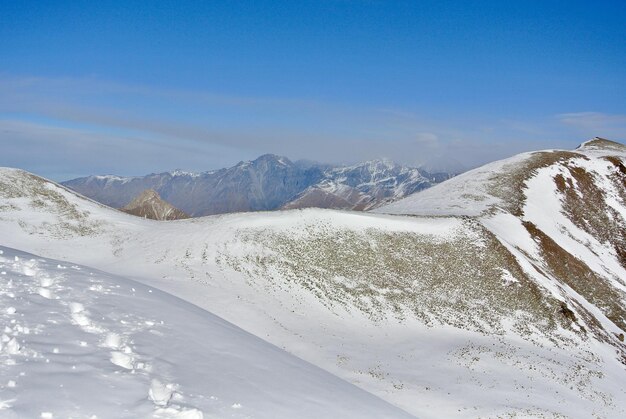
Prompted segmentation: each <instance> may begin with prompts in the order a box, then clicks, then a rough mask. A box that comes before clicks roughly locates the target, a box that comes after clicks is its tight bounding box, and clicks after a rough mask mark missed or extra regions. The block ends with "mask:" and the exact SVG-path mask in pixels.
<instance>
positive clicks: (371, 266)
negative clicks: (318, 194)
mask: <svg viewBox="0 0 626 419" xmlns="http://www.w3.org/2000/svg"><path fill="white" fill-rule="evenodd" d="M368 171H369V169H368ZM370 172H371V171H370ZM254 173H256V172H254ZM342 176H345V177H346V178H347V177H348V176H347V175H346V174H345V173H344V174H342ZM172 177H175V176H172ZM0 203H1V204H0V237H2V242H1V243H0V244H1V245H2V246H4V248H3V251H4V254H5V256H2V258H0V269H1V272H5V274H4V275H5V276H7V277H8V278H9V280H7V281H3V282H2V289H0V298H2V301H3V302H5V305H8V306H9V308H12V310H7V311H5V312H1V313H0V320H1V321H2V322H4V323H2V324H6V326H7V328H5V329H4V330H5V331H4V334H5V335H6V338H4V336H3V349H2V351H3V352H2V357H1V358H0V360H2V361H1V362H0V373H1V374H2V376H3V377H7V378H8V379H9V380H11V382H12V383H11V385H10V386H9V385H5V386H2V385H0V400H2V401H5V400H6V402H3V403H0V413H5V412H8V414H9V415H11V414H14V417H19V415H20V413H24V412H29V413H30V412H32V406H37V407H40V406H41V407H43V406H44V405H45V406H51V407H50V411H51V412H52V411H53V412H54V413H55V416H54V417H57V416H59V417H65V416H70V415H73V416H77V413H81V414H83V413H84V414H85V415H86V414H89V415H91V414H98V416H99V417H100V416H102V417H106V416H107V414H108V415H109V416H111V415H112V416H116V415H115V414H118V415H117V416H120V415H119V413H120V412H126V413H128V412H130V413H131V415H132V414H133V413H134V414H135V416H137V415H142V414H144V413H145V412H148V413H152V414H153V416H154V417H170V418H183V417H194V418H196V417H203V416H204V417H211V416H217V417H221V416H228V417H284V418H287V417H305V416H309V417H323V416H326V417H345V416H346V415H347V416H349V415H350V414H352V415H353V416H354V417H367V416H371V417H390V418H391V417H393V418H395V417H398V418H401V417H407V416H409V417H410V416H414V417H426V418H429V417H431V418H435V417H472V418H475V417H529V416H530V417H563V416H565V417H594V416H595V417H607V418H613V417H624V416H626V389H625V388H624V386H623V383H624V381H625V380H626V345H625V344H624V333H625V331H626V303H625V301H626V253H625V252H624V249H625V248H626V242H625V238H626V147H624V146H623V145H621V144H618V143H614V142H611V141H607V140H603V139H594V140H592V141H589V142H586V143H584V144H583V145H582V146H581V147H579V148H578V149H576V150H571V151H567V150H546V151H539V152H532V153H524V154H520V155H517V156H514V157H511V158H509V159H505V160H502V161H498V162H494V163H491V164H489V165H486V166H483V167H480V168H478V169H475V170H473V171H469V172H466V173H464V174H462V175H459V176H456V177H454V178H452V179H450V180H447V181H445V182H442V183H440V184H438V185H435V186H433V187H432V188H429V189H426V190H423V191H420V192H417V193H414V194H411V195H410V196H408V197H406V198H404V199H400V200H398V201H396V202H393V203H391V204H389V205H385V206H380V207H378V208H376V209H375V210H373V211H371V212H356V211H337V210H325V209H306V210H302V211H274V212H263V213H239V214H225V215H218V216H212V217H203V218H195V219H189V220H180V221H176V222H157V221H153V220H148V219H142V218H138V217H131V216H129V215H128V214H124V213H122V212H120V211H115V210H112V209H111V208H108V207H106V206H103V205H100V204H98V203H96V202H94V201H92V200H90V199H86V198H85V197H83V196H81V195H79V194H77V193H76V192H73V191H70V190H69V189H67V188H65V187H63V186H60V185H58V184H55V183H53V182H50V181H48V180H46V179H43V178H41V177H38V176H36V175H33V174H30V173H27V172H24V171H21V170H17V169H10V168H5V169H0ZM13 249H19V251H18V250H13ZM23 252H28V253H30V254H26V253H23ZM35 255H37V256H35ZM55 259H56V260H57V261H55ZM58 260H61V261H62V262H59V261H58ZM98 269H99V270H100V271H99V270H98ZM103 271H104V272H103ZM105 272H110V274H109V273H105ZM128 278H133V280H130V279H128ZM134 280H136V281H139V282H141V283H143V284H144V285H142V286H136V285H135V282H133V281H134ZM152 288H158V289H160V290H162V291H165V292H166V293H169V294H172V295H175V296H177V297H180V298H182V299H183V300H186V302H183V301H180V300H177V299H174V298H172V297H171V296H168V295H167V294H165V293H160V292H157V291H156V289H155V290H152V292H150V291H151V289H152ZM188 302H191V303H193V304H195V305H197V306H198V307H200V308H201V309H203V310H205V311H204V312H203V311H202V310H200V309H196V308H192V307H191V306H190V305H189V304H188ZM72 303H79V304H80V306H76V305H73V304H72ZM154 304H158V307H159V310H158V311H157V310H155V309H154ZM39 307H45V308H46V310H49V311H50V312H51V313H53V314H54V316H55V317H54V319H53V320H55V322H56V323H50V322H47V321H46V319H44V318H42V316H41V314H40V313H41V311H40V310H38V308H39ZM119 307H124V310H123V312H120V311H119V310H115V309H112V308H119ZM184 313H189V314H184ZM203 313H204V314H203ZM187 316H189V317H187ZM216 316H217V317H216ZM187 318H189V319H193V321H186V319H187ZM220 318H221V319H220ZM11 320H15V321H14V322H11ZM198 325H200V326H201V328H202V330H204V331H205V332H206V333H207V339H198V338H197V336H198V333H199V330H200V329H199V327H200V326H198ZM242 329H243V330H242ZM243 331H245V332H248V333H249V334H251V335H254V336H256V338H253V337H251V336H249V335H247V334H246V333H245V332H243ZM109 333H113V334H114V335H117V336H118V337H119V339H118V340H115V339H113V342H111V341H109V339H107V336H108V334H109ZM51 336H52V337H51ZM55 336H60V337H62V338H63V339H62V341H61V343H58V339H57V338H55ZM194 336H196V337H195V338H194ZM167 338H171V339H175V340H176V341H178V342H184V343H185V344H183V345H180V346H177V347H179V348H180V349H179V351H173V350H171V347H170V346H168V345H167V344H164V342H165V341H167ZM257 338H259V339H257ZM59 339H60V338H59ZM260 339H262V340H265V341H266V343H267V346H265V345H266V343H265V342H260ZM82 342H84V343H85V346H83V344H82ZM111 343H113V344H114V345H111ZM54 345H58V346H54ZM271 345H274V346H271ZM81 348H82V349H81ZM160 348H164V349H160ZM285 352H287V353H285ZM233 353H234V354H235V356H234V357H233V356H232V354H233ZM259 353H261V354H263V356H262V357H257V355H256V354H259ZM298 358H299V359H298ZM237 359H239V360H240V361H239V362H237V361H236V360H237ZM46 360H48V362H46ZM305 361H306V362H305ZM310 364H313V366H315V367H317V369H316V368H313V367H312V366H311V365H310ZM224 365H226V366H228V368H224V367H223V366H224ZM72 366H75V367H77V368H76V370H74V369H73V368H72ZM198 366H201V368H198ZM322 370H324V371H322ZM20 371H22V372H25V373H26V374H25V376H21V375H20ZM73 371H76V372H73ZM207 371H208V373H209V374H211V373H212V372H215V374H214V375H212V376H211V379H210V380H209V381H206V380H202V379H200V378H201V377H200V375H199V372H202V373H207ZM264 371H265V373H264ZM275 373H276V374H275ZM73 374H83V376H82V378H83V379H86V377H87V376H88V374H93V375H95V378H96V382H97V383H98V385H99V386H100V387H101V388H102V389H105V390H103V391H106V392H107V393H106V394H108V395H109V396H110V397H114V398H115V400H116V401H117V404H116V405H115V406H112V405H111V404H108V405H106V406H103V405H102V404H99V403H97V401H93V400H91V399H88V400H91V402H88V403H87V404H86V405H80V404H78V407H77V403H76V399H77V397H72V394H71V393H66V392H61V391H60V390H59V382H57V380H59V377H69V378H67V380H69V381H68V385H70V384H72V385H73V386H72V387H71V388H76V386H75V383H72V382H71V380H70V378H71V377H81V376H80V375H79V376H77V375H73ZM267 374H272V375H271V376H272V377H287V378H288V379H289V380H294V381H293V382H295V383H297V386H289V385H288V383H286V382H285V381H282V380H280V379H277V380H276V381H273V380H270V379H268V376H267ZM64 379H65V378H64ZM240 383H244V384H245V385H243V386H240ZM61 384H63V383H61ZM107 384H115V385H107ZM326 386H328V387H326ZM354 386H358V387H360V389H361V390H364V391H363V392H361V391H359V390H358V389H356V388H355V387H354ZM119 388H124V389H128V391H120V390H118V389H119ZM328 388H332V389H333V391H332V392H330V393H329V392H328ZM32 389H36V391H32ZM254 389H257V390H254ZM29 390H30V391H29ZM286 392H287V393H286ZM57 393H58V394H59V396H58V397H55V394H57ZM142 395H143V396H142ZM283 396H284V398H285V400H283V399H282V398H283ZM381 399H382V400H381ZM346 401H349V403H347V404H346ZM346 406H353V407H354V409H355V410H354V411H352V412H351V411H350V410H349V408H346ZM29 409H30V410H29ZM400 409H402V410H404V411H402V410H400ZM42 411H43V410H42ZM346 412H347V413H346ZM184 415H187V416H184ZM191 415H195V416H191ZM9 417H12V416H9Z"/></svg>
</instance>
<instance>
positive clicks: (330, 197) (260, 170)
mask: <svg viewBox="0 0 626 419" xmlns="http://www.w3.org/2000/svg"><path fill="white" fill-rule="evenodd" d="M441 180H442V179H441V174H439V175H429V174H427V173H426V172H422V171H420V170H418V169H414V168H406V167H402V166H399V165H395V164H392V163H390V162H385V161H373V162H368V163H364V164H361V165H357V166H351V167H332V166H329V165H322V164H316V163H311V162H304V161H301V162H295V163H294V162H292V161H290V160H289V159H287V158H286V157H280V156H276V155H272V154H266V155H263V156H261V157H259V158H258V159H256V160H253V161H248V162H240V163H239V164H237V165H236V166H234V167H231V168H229V169H221V170H217V171H212V172H204V173H189V172H183V171H180V170H177V171H174V172H165V173H159V174H151V175H147V176H143V177H119V176H112V175H107V176H89V177H86V178H79V179H74V180H70V181H67V182H63V185H64V186H67V187H68V188H70V189H73V190H75V191H76V192H79V193H81V194H83V195H85V196H87V197H89V198H92V199H94V200H96V201H98V202H101V203H103V204H105V205H108V206H111V207H114V208H121V207H124V206H126V205H128V203H129V202H130V201H131V200H132V199H134V198H135V197H136V196H138V195H139V194H140V193H141V192H143V191H144V190H147V189H152V190H154V191H156V192H157V193H158V194H159V195H160V196H161V197H162V198H163V199H164V200H166V201H167V202H169V203H171V204H172V205H174V206H175V207H176V208H180V209H181V210H182V211H184V212H185V213H187V214H190V215H191V216H193V217H198V216H203V215H210V214H222V213H230V212H245V211H265V210H275V209H278V208H281V207H284V208H304V207H323V208H343V209H366V208H372V207H375V206H377V205H380V204H382V203H384V202H387V201H388V200H390V199H397V198H399V197H404V196H406V195H407V194H409V193H411V192H414V191H416V190H420V189H424V188H427V187H429V186H431V185H433V184H434V183H437V182H439V181H441Z"/></svg>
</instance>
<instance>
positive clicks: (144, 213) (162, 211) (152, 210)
mask: <svg viewBox="0 0 626 419" xmlns="http://www.w3.org/2000/svg"><path fill="white" fill-rule="evenodd" d="M122 211H124V212H126V213H128V214H132V215H136V216H138V217H144V218H150V219H152V220H182V219H184V218H189V216H188V215H187V214H185V213H184V212H182V211H181V210H179V209H178V208H175V207H173V206H172V205H170V204H169V203H167V202H165V201H164V200H162V199H161V197H160V196H159V194H158V193H157V192H156V191H154V190H152V189H147V190H145V191H143V192H142V193H141V194H140V195H139V196H138V197H137V198H135V199H133V200H132V202H131V203H130V204H128V205H126V206H125V207H124V208H122Z"/></svg>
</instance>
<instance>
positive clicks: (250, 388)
mask: <svg viewBox="0 0 626 419" xmlns="http://www.w3.org/2000/svg"><path fill="white" fill-rule="evenodd" d="M0 249H1V250H0V251H2V254H0V272H1V273H0V310H1V311H0V327H1V328H2V330H1V331H0V339H1V343H0V348H1V349H0V380H1V382H0V417H2V418H38V417H52V418H68V417H81V418H90V417H98V418H143V417H154V418H184V419H196V418H202V417H204V418H225V417H228V418H249V417H254V418H294V417H298V418H300V417H302V418H320V417H337V418H340V417H341V418H343V417H354V418H363V417H379V418H402V417H407V418H408V417H411V416H410V415H408V414H406V413H404V412H402V411H400V410H398V409H397V408H394V407H392V406H391V405H389V404H387V403H385V402H383V401H382V400H380V399H378V398H376V397H374V396H372V395H371V394H368V393H366V392H365V391H363V390H360V389H358V388H356V387H354V386H352V385H350V384H348V383H347V382H345V381H342V380H340V379H338V378H336V377H334V376H332V375H331V374H329V373H327V372H325V371H323V370H321V369H319V368H317V367H314V366H313V365H311V364H308V363H306V362H303V361H301V360H300V359H298V358H296V357H294V356H291V355H289V354H287V353H286V352H284V351H282V350H280V349H278V348H276V347H274V346H272V345H269V344H268V343H266V342H264V341H262V340H260V339H258V338H256V337H254V336H252V335H250V334H248V333H246V332H244V331H243V330H241V329H239V328H238V327H236V326H234V325H232V324H229V323H227V322H225V321H224V320H222V319H220V318H218V317H216V316H214V315H212V314H210V313H208V312H206V311H204V310H202V309H199V308H198V307H196V306H193V305H191V304H189V303H186V302H184V301H182V300H180V299H178V298H175V297H172V296H170V295H168V294H165V293H163V292H161V291H158V290H156V289H153V288H151V287H147V286H144V285H142V284H139V283H137V282H134V281H130V280H127V279H125V278H121V277H115V276H112V275H108V274H105V273H103V272H100V271H96V270H93V269H90V268H86V267H82V266H76V265H73V264H66V263H62V262H57V261H54V260H50V259H43V258H40V257H36V256H33V255H30V254H26V253H22V252H19V251H15V250H12V249H9V248H5V247H1V248H0Z"/></svg>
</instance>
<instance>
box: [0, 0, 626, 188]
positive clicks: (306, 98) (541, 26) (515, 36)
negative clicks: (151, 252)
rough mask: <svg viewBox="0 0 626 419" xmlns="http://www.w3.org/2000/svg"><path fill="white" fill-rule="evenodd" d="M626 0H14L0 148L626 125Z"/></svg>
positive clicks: (195, 157) (347, 149)
mask: <svg viewBox="0 0 626 419" xmlns="http://www.w3.org/2000/svg"><path fill="white" fill-rule="evenodd" d="M624 22H626V2H624V1H595V2H576V1H568V2H550V1H537V2H534V1H523V2H512V1H511V2H509V1H505V2H503V1H482V2H472V1H462V2H452V1H450V2H444V1H432V2H431V1H377V0H369V1H368V0H318V1H295V0H292V1H260V0H256V1H206V2H192V1H185V2H181V1H173V2H167V1H159V2H134V1H100V2H93V1H86V2H80V1H68V2H63V1H54V2H42V1H37V2H25V1H14V2H2V3H0V57H1V58H0V143H1V144H2V149H3V152H2V153H1V154H0V165H5V166H17V167H22V168H25V169H27V170H31V171H34V172H36V173H38V174H42V175H45V176H49V177H52V178H55V179H65V178H69V177H74V176H78V175H84V174H91V173H117V174H123V175H130V174H144V173H148V172H154V171H162V170H169V169H173V168H183V169H188V170H208V169H213V168H218V167H222V166H228V165H231V164H233V163H236V162H237V161H239V160H244V159H249V158H254V157H256V156H257V155H259V154H263V153H266V152H272V153H277V154H282V155H286V156H288V157H290V158H292V159H299V158H308V159H314V160H319V161H324V162H353V161H357V160H364V159H370V158H377V157H389V158H392V159H394V160H398V161H400V162H402V163H409V164H423V165H426V166H430V167H434V168H468V167H472V166H475V165H478V164H481V163H484V162H487V161H490V160H493V159H497V158H501V157H506V156H508V155H511V154H514V153H517V152H520V151H526V150H532V149H538V148H573V147H575V146H576V145H577V144H578V143H580V142H581V141H583V140H585V139H587V138H589V137H591V136H594V135H598V136H604V137H607V138H611V139H615V140H618V141H622V142H624V140H626V99H625V98H626V25H625V24H624Z"/></svg>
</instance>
